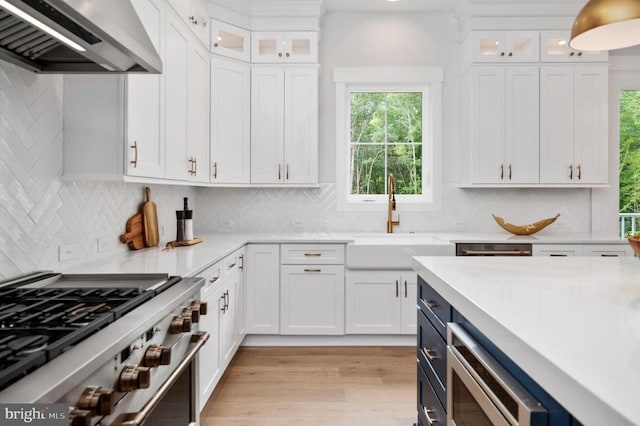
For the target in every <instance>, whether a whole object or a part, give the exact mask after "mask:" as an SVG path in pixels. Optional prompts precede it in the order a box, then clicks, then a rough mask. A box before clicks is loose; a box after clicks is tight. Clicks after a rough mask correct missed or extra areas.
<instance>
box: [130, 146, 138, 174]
mask: <svg viewBox="0 0 640 426" xmlns="http://www.w3.org/2000/svg"><path fill="white" fill-rule="evenodd" d="M131 148H133V160H132V161H130V163H131V164H133V168H134V169H135V168H136V167H138V142H137V141H133V145H131Z"/></svg>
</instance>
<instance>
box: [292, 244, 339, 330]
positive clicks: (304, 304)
mask: <svg viewBox="0 0 640 426" xmlns="http://www.w3.org/2000/svg"><path fill="white" fill-rule="evenodd" d="M280 259H281V266H280V334H297V335H343V334H344V245H343V244H282V245H281V246H280Z"/></svg>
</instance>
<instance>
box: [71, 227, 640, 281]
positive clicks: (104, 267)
mask: <svg viewBox="0 0 640 426" xmlns="http://www.w3.org/2000/svg"><path fill="white" fill-rule="evenodd" d="M200 236H201V237H202V238H203V240H204V241H203V242H202V243H200V244H196V245H193V246H189V247H178V248H175V249H172V250H164V249H163V248H164V244H163V243H161V244H160V246H158V247H149V248H145V249H141V250H132V251H128V252H124V253H117V254H114V255H110V256H106V257H104V258H102V259H100V260H97V261H92V262H88V263H83V264H81V265H76V266H73V267H68V268H63V270H62V272H65V273H83V272H91V273H156V272H157V273H167V274H170V275H180V276H195V275H197V273H199V272H200V271H202V270H204V269H205V268H207V267H208V266H210V265H212V264H214V263H215V262H217V261H219V260H221V259H222V258H224V257H225V256H227V255H229V254H231V252H233V251H234V250H236V249H238V248H240V247H242V246H243V245H245V244H247V243H273V244H286V243H293V244H295V243H308V244H322V243H336V244H345V243H354V242H355V243H360V244H372V245H375V244H410V243H411V242H412V241H414V242H415V243H416V244H432V245H438V244H441V245H446V244H453V243H459V242H486V243H496V242H497V243H505V242H533V243H540V244H542V243H544V244H561V243H564V244H586V243H590V244H614V243H618V244H627V242H626V240H623V239H620V238H616V237H611V236H609V237H602V236H594V235H590V234H586V235H582V234H569V235H555V236H554V235H548V236H542V235H541V236H528V237H526V236H525V237H522V236H515V235H511V234H508V233H487V234H469V233H449V234H446V233H394V234H386V233H384V232H380V233H330V232H319V233H302V232H298V233H262V234H240V233H238V234H235V233H233V234H232V233H220V234H209V235H200Z"/></svg>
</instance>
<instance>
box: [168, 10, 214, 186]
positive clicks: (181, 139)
mask: <svg viewBox="0 0 640 426" xmlns="http://www.w3.org/2000/svg"><path fill="white" fill-rule="evenodd" d="M166 36H167V51H166V58H165V62H164V74H165V87H166V96H167V102H166V117H167V120H166V121H165V132H166V141H167V142H166V177H167V178H169V179H177V180H191V181H198V182H208V181H209V162H208V161H207V160H208V144H209V142H208V141H209V121H208V119H209V54H208V52H207V51H206V50H205V49H204V48H203V47H202V45H201V44H200V43H198V42H197V41H196V40H195V39H194V38H193V36H192V35H191V34H189V33H188V32H187V31H185V30H184V24H183V23H182V22H180V21H179V19H177V17H176V16H175V15H174V14H173V13H169V14H168V19H167V30H166Z"/></svg>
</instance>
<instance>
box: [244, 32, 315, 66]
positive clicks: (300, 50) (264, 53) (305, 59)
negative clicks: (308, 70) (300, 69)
mask: <svg viewBox="0 0 640 426" xmlns="http://www.w3.org/2000/svg"><path fill="white" fill-rule="evenodd" d="M251 61H252V62H254V63H279V62H284V63H316V62H318V33H317V32H315V31H288V32H253V33H252V34H251Z"/></svg>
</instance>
